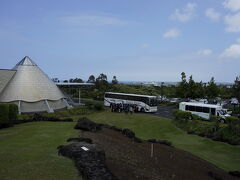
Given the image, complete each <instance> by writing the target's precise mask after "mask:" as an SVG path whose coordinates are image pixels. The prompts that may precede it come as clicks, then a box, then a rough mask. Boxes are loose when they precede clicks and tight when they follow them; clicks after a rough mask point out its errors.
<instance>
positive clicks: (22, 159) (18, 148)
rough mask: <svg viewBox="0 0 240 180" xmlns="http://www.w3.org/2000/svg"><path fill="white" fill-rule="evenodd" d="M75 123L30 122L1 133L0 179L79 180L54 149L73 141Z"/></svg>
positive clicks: (69, 163) (72, 166)
mask: <svg viewBox="0 0 240 180" xmlns="http://www.w3.org/2000/svg"><path fill="white" fill-rule="evenodd" d="M74 125H75V122H30V123H24V124H20V125H15V126H14V127H12V128H6V129H1V130H0V147H1V148H0V179H1V180H8V179H9V180H10V179H19V180H21V179H22V180H28V179H29V180H30V179H31V180H32V179H52V180H54V179H56V180H57V179H63V180H64V179H66V180H69V179H79V177H78V172H77V170H76V169H75V167H74V164H73V162H72V161H71V160H70V159H67V158H64V157H62V156H58V154H57V149H56V147H57V146H58V145H60V144H66V143H67V142H66V140H67V139H68V138H70V137H76V136H77V135H78V133H77V131H76V130H74V129H73V126H74Z"/></svg>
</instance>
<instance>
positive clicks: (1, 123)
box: [0, 103, 18, 127]
mask: <svg viewBox="0 0 240 180" xmlns="http://www.w3.org/2000/svg"><path fill="white" fill-rule="evenodd" d="M17 118H18V106H17V105H16V104H14V103H0V127H8V126H12V125H13V121H14V120H17Z"/></svg>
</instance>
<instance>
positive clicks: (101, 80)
mask: <svg viewBox="0 0 240 180" xmlns="http://www.w3.org/2000/svg"><path fill="white" fill-rule="evenodd" d="M96 88H97V89H100V90H103V91H105V90H107V89H108V81H107V75H105V74H103V73H101V74H100V75H99V76H98V78H97V79H96Z"/></svg>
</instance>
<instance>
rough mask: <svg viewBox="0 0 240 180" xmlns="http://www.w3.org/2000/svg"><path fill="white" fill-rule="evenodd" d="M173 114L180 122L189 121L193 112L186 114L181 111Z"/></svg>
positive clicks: (175, 111)
mask: <svg viewBox="0 0 240 180" xmlns="http://www.w3.org/2000/svg"><path fill="white" fill-rule="evenodd" d="M173 114H174V115H175V118H176V119H178V120H188V119H191V118H192V113H191V112H185V111H181V110H174V111H173Z"/></svg>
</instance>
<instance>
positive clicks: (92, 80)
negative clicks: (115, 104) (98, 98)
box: [87, 75, 96, 83]
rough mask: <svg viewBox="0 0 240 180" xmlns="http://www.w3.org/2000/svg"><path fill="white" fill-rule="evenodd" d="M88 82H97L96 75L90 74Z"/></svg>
mask: <svg viewBox="0 0 240 180" xmlns="http://www.w3.org/2000/svg"><path fill="white" fill-rule="evenodd" d="M87 82H88V83H95V82H96V80H95V76H94V75H90V76H89V78H88V80H87Z"/></svg>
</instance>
